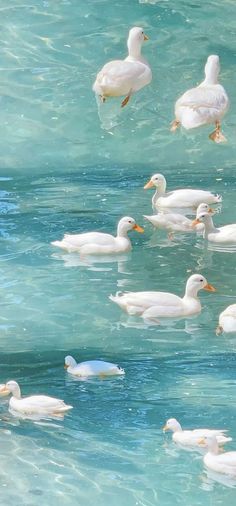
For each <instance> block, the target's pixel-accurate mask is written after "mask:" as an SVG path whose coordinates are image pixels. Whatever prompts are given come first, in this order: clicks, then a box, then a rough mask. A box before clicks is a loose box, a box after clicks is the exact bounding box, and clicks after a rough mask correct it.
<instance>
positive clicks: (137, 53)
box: [93, 26, 152, 107]
mask: <svg viewBox="0 0 236 506" xmlns="http://www.w3.org/2000/svg"><path fill="white" fill-rule="evenodd" d="M145 40H148V37H147V35H145V33H144V31H143V29H142V28H140V27H137V26H135V27H134V28H131V30H130V31H129V37H128V41H127V46H128V56H127V58H125V59H124V60H113V61H110V62H108V63H106V64H105V65H104V67H103V68H102V69H101V70H100V72H99V73H98V74H97V77H96V80H95V82H94V84H93V91H95V93H96V94H97V95H99V96H100V97H101V100H102V101H103V102H104V101H105V100H106V98H108V97H120V96H122V95H125V98H124V100H123V101H122V103H121V107H124V106H125V105H126V104H127V103H128V101H129V99H130V97H131V95H132V94H133V93H134V92H136V91H138V90H140V89H141V88H143V87H144V86H146V85H147V84H149V83H150V82H151V80H152V72H151V69H150V67H149V64H148V62H147V61H146V60H145V59H144V58H143V57H142V55H141V48H142V45H143V42H144V41H145Z"/></svg>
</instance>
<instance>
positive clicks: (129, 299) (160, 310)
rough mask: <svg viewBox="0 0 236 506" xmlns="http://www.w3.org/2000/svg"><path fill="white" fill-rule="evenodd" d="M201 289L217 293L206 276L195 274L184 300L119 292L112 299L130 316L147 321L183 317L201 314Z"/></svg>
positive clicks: (167, 296) (189, 283)
mask: <svg viewBox="0 0 236 506" xmlns="http://www.w3.org/2000/svg"><path fill="white" fill-rule="evenodd" d="M200 289H204V290H208V291H215V288H214V287H213V286H212V285H209V284H208V283H207V280H206V279H205V278H204V276H201V275H200V274H193V275H192V276H190V278H189V279H188V281H187V283H186V289H185V295H184V297H183V298H181V297H178V296H177V295H174V294H173V293H168V292H155V291H152V292H125V293H120V292H118V293H117V294H116V295H115V296H113V295H110V299H111V300H112V301H113V302H115V303H116V304H117V305H118V306H120V308H121V309H123V310H124V311H126V312H127V313H128V314H130V315H137V316H142V317H143V318H146V319H152V318H155V317H163V318H164V317H168V318H174V317H181V316H190V315H193V314H197V313H200V311H201V303H200V300H199V299H198V296H197V294H198V291H199V290H200Z"/></svg>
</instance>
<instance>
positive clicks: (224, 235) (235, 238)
mask: <svg viewBox="0 0 236 506" xmlns="http://www.w3.org/2000/svg"><path fill="white" fill-rule="evenodd" d="M200 223H203V224H204V232H203V237H204V239H206V240H207V241H210V242H214V243H218V244H236V223H231V224H230V225H224V226H223V227H219V228H216V227H215V225H214V223H213V219H212V216H211V215H210V214H209V213H205V212H204V213H199V214H197V218H196V219H195V220H193V222H192V226H193V227H195V226H196V225H199V224H200Z"/></svg>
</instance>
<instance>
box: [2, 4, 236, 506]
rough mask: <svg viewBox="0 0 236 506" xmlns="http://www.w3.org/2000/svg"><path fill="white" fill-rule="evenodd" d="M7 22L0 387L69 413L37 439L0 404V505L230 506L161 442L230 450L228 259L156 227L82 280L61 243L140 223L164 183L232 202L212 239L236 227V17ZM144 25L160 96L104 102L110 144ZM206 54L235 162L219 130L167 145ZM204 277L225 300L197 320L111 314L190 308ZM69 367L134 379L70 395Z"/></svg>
mask: <svg viewBox="0 0 236 506" xmlns="http://www.w3.org/2000/svg"><path fill="white" fill-rule="evenodd" d="M0 14H1V16H0V25H1V26H0V27H1V32H0V33H1V36H0V37H1V57H0V70H1V87H0V96H1V101H0V106H1V127H0V134H1V135H0V167H1V186H0V189H1V191H0V237H1V255H0V274H1V276H0V287H1V312H0V336H1V341H0V346H1V349H0V353H1V375H0V382H5V381H6V380H8V379H16V380H17V381H19V383H20V385H21V386H22V389H23V392H24V393H25V394H28V393H48V394H51V395H55V396H58V397H62V398H64V399H65V400H66V401H67V402H68V403H71V404H73V406H74V409H73V410H72V411H71V412H70V414H69V415H68V416H67V417H66V418H65V420H64V422H55V421H54V422H47V423H46V422H44V423H34V422H32V421H18V420H16V419H14V418H13V417H12V416H11V415H10V414H9V413H8V411H7V407H8V401H7V399H6V398H3V399H1V400H0V410H1V413H0V415H1V434H0V440H1V473H0V498H1V500H2V503H4V504H7V505H8V506H12V505H14V506H15V505H16V504H17V506H39V505H42V504H43V506H49V505H50V506H54V505H58V504H60V505H64V504H65V505H68V506H74V505H75V504H76V505H80V504H83V503H85V502H86V504H87V505H88V506H91V505H93V504H96V505H98V506H106V505H109V506H118V505H119V504H121V503H123V504H124V505H125V506H133V505H140V506H153V505H161V506H173V504H181V506H190V505H191V506H199V505H204V506H205V505H206V506H213V505H214V506H218V505H225V504H227V506H233V505H234V504H235V494H236V492H235V488H234V487H233V486H232V484H230V485H231V487H229V483H226V484H225V483H218V482H216V481H213V479H212V478H211V477H209V476H207V474H206V471H204V469H203V465H202V459H201V456H200V455H199V454H197V453H188V452H184V451H181V450H179V449H178V448H176V447H175V446H174V445H173V443H172V442H171V439H170V437H165V436H163V434H162V431H161V427H162V426H163V424H164V422H165V420H166V419H167V418H169V417H172V416H175V417H176V418H179V419H180V421H181V422H182V424H183V426H185V427H190V428H191V427H201V426H209V427H220V428H228V429H229V430H230V434H231V435H232V437H234V439H235V440H236V428H235V398H236V393H235V392H236V358H235V351H236V340H235V339H236V338H235V336H233V335H232V336H226V335H222V336H219V337H216V335H215V327H216V325H217V320H218V314H219V312H220V311H221V310H222V309H223V308H225V307H226V306H227V305H228V304H230V303H232V302H235V297H236V292H235V254H233V253H224V252H215V251H210V250H209V249H206V248H205V249H204V245H203V243H202V241H201V239H197V240H196V238H195V237H194V236H179V237H178V238H177V239H176V240H175V241H173V242H172V243H170V242H168V240H167V239H166V235H165V234H164V233H163V232H155V233H154V232H153V230H152V228H151V226H148V225H147V226H146V228H145V234H143V235H142V236H141V235H139V234H135V233H133V234H132V237H131V238H132V242H133V247H134V248H133V252H132V253H131V254H130V255H129V256H128V259H127V260H126V261H125V262H112V263H96V264H94V265H93V264H91V265H81V262H80V260H79V257H78V255H75V254H73V255H67V254H63V253H61V252H60V251H59V250H58V251H57V250H55V249H54V248H52V247H51V246H50V241H52V240H55V239H59V238H60V237H61V236H62V235H63V233H64V232H66V231H81V232H82V231H86V230H92V229H95V228H96V229H102V230H106V231H110V232H113V231H114V230H115V228H116V223H117V221H118V219H119V218H120V217H121V216H122V215H131V216H133V217H134V218H135V219H137V221H138V223H140V224H141V225H142V224H143V218H142V215H143V214H150V211H151V205H150V202H151V195H152V192H144V191H143V189H142V187H143V185H144V183H145V182H146V180H147V179H148V177H149V176H150V175H151V174H152V173H153V172H156V171H158V172H163V173H164V174H165V175H166V177H167V181H168V183H169V187H170V188H175V187H181V186H183V185H184V186H193V187H201V188H206V189H211V190H212V191H215V192H217V193H221V194H222V195H223V206H222V213H221V214H220V215H218V216H217V217H216V219H215V221H216V223H219V224H225V223H230V222H232V221H236V215H235V196H234V193H235V176H234V170H235V156H236V148H235V135H236V127H235V125H236V117H235V116H236V105H235V100H234V96H235V62H236V42H235V40H236V39H235V32H236V22H235V2H234V1H226V0H224V1H222V2H217V1H209V2H202V1H200V0H195V2H193V1H190V0H189V1H184V0H179V1H175V2H174V1H168V0H166V1H159V2H156V3H155V2H152V3H148V2H144V3H138V1H137V0H132V1H130V2H129V3H127V2H126V1H122V0H117V1H116V2H108V1H107V0H106V1H96V0H89V1H88V2H87V3H85V2H84V3H82V2H79V1H78V0H77V1H76V0H74V1H70V2H69V1H64V2H62V1H59V0H58V1H57V2H53V1H51V2H42V1H38V2H36V1H35V2H32V3H29V4H28V3H25V4H23V3H21V2H19V1H17V0H13V2H11V5H10V6H9V2H6V1H5V0H2V3H1V6H0ZM134 25H140V26H143V27H144V28H145V31H146V32H147V33H148V35H149V36H150V41H149V42H148V43H147V44H145V47H144V53H145V56H146V58H147V59H148V60H149V62H150V64H151V66H152V70H153V81H152V84H151V85H150V86H149V87H146V88H145V89H143V90H142V91H141V92H139V93H138V94H136V95H135V97H133V98H132V101H131V103H130V105H129V106H127V108H126V109H124V110H122V111H120V109H119V103H118V104H117V103H116V102H112V103H111V102H110V104H105V107H106V109H104V110H105V112H106V118H105V119H103V124H104V121H105V126H106V128H107V129H104V128H101V123H100V120H99V117H98V111H97V104H96V101H95V98H94V96H93V93H92V90H91V85H92V82H93V80H94V78H95V75H96V71H97V69H98V68H99V67H101V66H102V65H103V63H104V62H105V61H107V60H108V59H110V58H113V57H117V56H119V55H120V56H122V55H123V54H124V53H125V50H126V45H125V44H126V42H125V41H126V36H127V32H128V30H129V28H130V27H131V26H134ZM211 53H216V54H219V56H220V59H221V81H222V83H223V84H224V86H225V88H226V89H227V91H228V93H229V96H230V99H231V108H230V111H229V113H228V115H227V117H226V118H225V120H224V123H223V127H224V128H223V130H224V133H225V135H226V136H227V138H228V144H227V145H225V146H216V145H214V144H213V143H211V142H210V141H209V140H208V133H209V132H210V131H211V129H210V128H211V127H210V128H206V129H202V130H199V131H196V132H192V133H188V134H186V133H183V132H178V133H177V134H176V135H172V134H170V132H169V124H170V121H171V120H172V118H173V105H174V101H175V99H176V97H177V96H178V95H179V94H180V93H181V92H183V91H184V90H185V89H187V88H188V87H191V86H192V85H194V84H195V83H196V82H199V81H200V80H201V79H202V76H203V66H204V63H205V60H206V57H207V56H208V55H209V54H211ZM104 110H103V113H104ZM115 112H116V113H119V115H118V117H117V118H116V122H117V126H116V127H115V128H112V129H110V128H109V124H110V123H109V122H110V118H111V113H112V114H113V119H112V122H113V123H114V122H115V120H114V113H115ZM196 271H198V272H201V273H202V274H204V275H205V276H206V277H207V279H208V281H209V282H210V283H212V284H214V285H215V286H216V288H217V292H216V293H215V294H207V293H203V294H201V301H202V304H203V311H202V314H201V315H200V316H199V317H197V318H195V319H192V320H186V321H185V320H182V321H180V322H177V323H175V324H170V323H169V324H167V323H166V324H165V325H161V326H149V327H148V326H146V325H144V324H143V322H142V321H140V320H139V319H129V318H128V317H127V316H126V315H125V314H123V313H121V311H120V310H119V308H117V307H116V306H115V305H114V304H112V303H111V302H110V301H109V299H108V295H109V294H110V293H114V292H115V291H116V290H122V289H125V290H142V289H160V290H171V291H173V292H176V293H178V294H181V293H182V292H183V290H184V285H185V280H186V277H187V276H188V275H189V272H196ZM68 353H71V354H74V355H75V356H76V358H78V359H81V360H86V359H92V358H101V359H102V358H103V359H107V360H110V361H113V362H117V363H119V364H120V365H121V366H122V367H124V368H125V371H126V375H125V377H124V378H122V377H119V378H113V379H109V380H106V381H101V380H97V379H93V380H89V381H86V382H82V381H75V380H73V379H70V378H69V377H68V376H67V375H66V374H65V372H64V369H63V361H64V356H65V354H68ZM6 431H10V432H6ZM229 448H230V449H235V450H236V443H235V442H233V443H231V444H230V445H229Z"/></svg>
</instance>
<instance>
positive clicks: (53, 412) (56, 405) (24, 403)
mask: <svg viewBox="0 0 236 506" xmlns="http://www.w3.org/2000/svg"><path fill="white" fill-rule="evenodd" d="M5 392H6V393H8V394H10V393H11V394H12V397H11V398H10V401H9V409H10V410H11V411H13V413H21V414H22V415H25V416H27V415H43V416H63V415H64V413H65V412H66V411H69V410H70V409H72V407H73V406H69V405H67V404H65V403H64V401H62V400H61V399H56V398H55V397H49V396H48V395H31V396H29V397H21V390H20V387H19V385H18V383H17V382H16V381H8V382H7V383H6V385H5Z"/></svg>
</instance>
